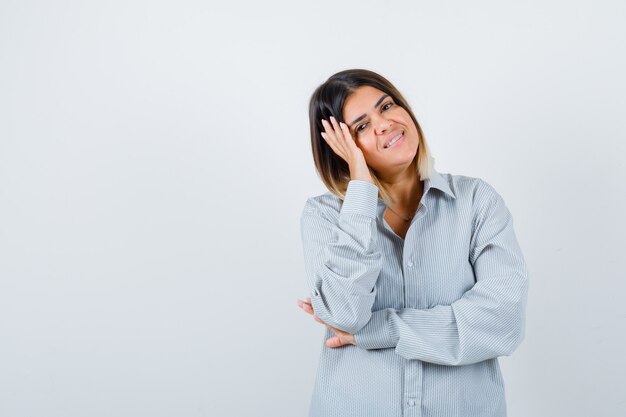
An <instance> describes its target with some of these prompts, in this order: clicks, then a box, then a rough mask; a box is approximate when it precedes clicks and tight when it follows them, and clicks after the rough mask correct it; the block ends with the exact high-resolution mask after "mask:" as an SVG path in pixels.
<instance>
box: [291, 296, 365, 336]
mask: <svg viewBox="0 0 626 417" xmlns="http://www.w3.org/2000/svg"><path fill="white" fill-rule="evenodd" d="M298 307H300V308H301V309H302V310H304V312H306V313H309V314H310V315H312V316H313V318H314V319H315V321H317V322H318V323H322V324H323V325H324V326H326V327H328V328H329V329H330V330H332V331H333V333H335V334H336V336H334V337H331V338H330V339H328V340H327V341H326V346H328V347H331V348H337V347H341V346H344V345H356V340H355V339H354V335H351V334H350V333H346V332H344V331H343V330H339V329H335V328H334V327H332V326H329V325H328V324H326V323H324V322H323V321H322V320H321V319H320V318H319V317H317V316H315V311H313V305H312V304H311V299H310V298H309V297H307V299H306V301H302V300H298Z"/></svg>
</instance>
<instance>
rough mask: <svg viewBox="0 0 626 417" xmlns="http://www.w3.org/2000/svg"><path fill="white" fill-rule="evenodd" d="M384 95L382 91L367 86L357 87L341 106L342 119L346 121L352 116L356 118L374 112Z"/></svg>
mask: <svg viewBox="0 0 626 417" xmlns="http://www.w3.org/2000/svg"><path fill="white" fill-rule="evenodd" d="M386 95H387V94H385V92H384V91H381V90H379V89H378V88H375V87H372V86H369V85H364V86H361V87H358V88H357V89H356V90H354V92H353V93H352V94H350V95H349V96H348V98H346V101H345V103H344V105H343V115H344V119H346V120H347V119H350V117H353V116H354V117H358V116H360V115H362V114H364V113H367V112H369V111H371V110H374V109H375V108H376V105H377V103H378V102H379V101H380V99H381V98H383V97H385V96H386Z"/></svg>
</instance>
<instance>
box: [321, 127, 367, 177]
mask: <svg viewBox="0 0 626 417" xmlns="http://www.w3.org/2000/svg"><path fill="white" fill-rule="evenodd" d="M322 125H323V126H324V132H322V133H321V135H322V137H323V138H324V140H325V141H326V143H327V144H328V146H330V147H331V149H332V150H333V151H334V152H335V153H336V154H337V155H339V156H340V157H341V158H343V160H344V161H346V162H347V163H348V166H349V167H350V178H351V179H353V180H363V181H368V182H371V183H372V184H373V183H374V181H373V180H372V175H371V174H370V170H369V168H368V166H367V163H366V162H365V157H364V156H363V152H362V151H361V149H359V147H358V146H356V143H355V142H354V139H353V138H352V135H351V134H350V129H348V126H347V125H346V124H345V123H343V122H341V123H337V120H335V118H334V117H333V116H330V123H329V122H328V121H326V120H325V119H322Z"/></svg>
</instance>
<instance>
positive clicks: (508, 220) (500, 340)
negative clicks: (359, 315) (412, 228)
mask: <svg viewBox="0 0 626 417" xmlns="http://www.w3.org/2000/svg"><path fill="white" fill-rule="evenodd" d="M488 189H489V190H491V193H492V196H491V198H489V199H487V203H486V204H485V205H484V206H483V207H481V208H479V209H478V212H477V215H476V217H475V220H474V233H473V234H472V239H471V243H470V248H471V249H470V253H469V261H470V262H471V264H472V267H473V270H474V275H475V278H476V283H475V284H474V286H473V287H472V288H471V289H470V290H469V291H467V292H466V293H465V294H463V296H462V297H461V298H460V299H458V300H456V301H455V302H453V303H452V304H451V305H438V306H435V307H433V308H430V309H412V308H403V309H399V310H397V309H392V308H387V309H383V310H378V311H375V312H373V313H372V317H371V320H370V321H369V322H368V323H367V325H366V326H365V327H363V328H362V329H361V330H360V331H359V332H358V333H356V334H355V335H354V336H355V340H356V344H357V346H359V347H362V348H365V349H382V348H395V351H396V353H397V354H398V355H400V356H402V357H404V358H407V359H418V360H422V361H426V362H431V363H435V364H440V365H466V364H471V363H476V362H481V361H484V360H487V359H491V358H495V357H498V356H503V355H510V354H511V353H512V352H513V351H514V350H515V349H516V348H517V346H518V345H519V344H520V343H521V341H522V339H523V338H524V326H525V309H526V298H527V292H528V271H527V266H526V263H525V261H524V258H523V256H522V252H521V249H520V247H519V244H518V242H517V238H516V236H515V232H514V230H513V218H512V217H511V213H510V212H509V210H508V209H507V207H506V205H505V204H504V201H503V200H502V197H501V196H500V195H499V194H498V193H497V192H495V190H493V188H491V187H490V186H488Z"/></svg>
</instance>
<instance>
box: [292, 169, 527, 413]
mask: <svg viewBox="0 0 626 417" xmlns="http://www.w3.org/2000/svg"><path fill="white" fill-rule="evenodd" d="M423 186H424V188H423V189H424V192H423V194H422V198H421V200H420V204H419V208H418V209H417V211H416V214H415V217H414V218H413V219H412V220H411V225H410V227H409V229H408V231H407V234H406V237H405V239H402V238H401V237H400V236H398V235H397V234H396V233H395V232H394V231H393V229H391V227H390V226H389V225H388V224H387V222H386V221H385V219H384V217H383V215H384V212H385V209H386V208H387V206H386V205H385V203H384V201H383V200H382V199H379V198H378V187H376V186H375V185H374V184H372V183H369V182H367V181H361V180H351V181H350V182H349V184H348V188H347V190H346V194H345V198H344V200H343V201H342V200H341V199H339V198H338V197H336V196H335V195H333V194H331V193H330V192H327V193H325V194H322V195H319V196H316V197H311V198H309V199H308V200H307V201H306V204H305V207H304V210H303V212H302V217H301V232H302V241H303V248H304V260H305V269H306V277H307V284H308V287H309V289H310V297H311V302H312V305H313V309H314V311H315V315H316V316H318V317H319V318H320V319H321V320H323V321H324V322H326V323H327V324H329V325H330V326H333V327H335V328H338V329H341V330H344V331H346V332H349V333H352V334H354V336H355V340H356V345H346V346H342V347H339V348H329V347H326V346H325V345H322V350H321V355H320V362H319V367H318V370H317V376H316V381H315V385H314V390H313V396H312V400H311V404H310V414H309V415H310V417H401V416H402V417H418V416H419V417H504V416H506V404H505V395H504V383H503V380H502V374H501V371H500V366H499V364H498V359H497V357H498V356H502V355H510V354H511V353H512V352H513V351H514V350H515V349H516V347H517V346H518V345H519V344H520V342H521V341H522V339H523V337H524V322H525V306H526V297H527V290H528V272H527V266H526V263H525V261H524V258H523V256H522V252H521V250H520V247H519V245H518V242H517V238H516V236H515V233H514V230H513V218H512V217H511V213H510V212H509V210H508V209H507V207H506V205H505V203H504V201H503V199H502V197H501V196H500V195H499V194H498V193H497V192H496V190H495V189H494V188H493V187H492V186H491V185H489V184H488V183H487V182H485V181H484V180H481V179H479V178H472V177H467V176H461V175H451V174H442V173H438V172H437V171H434V170H433V172H432V174H431V176H430V178H429V179H426V180H424V181H423ZM332 336H334V333H332V331H331V330H330V329H326V333H325V339H327V338H329V337H332Z"/></svg>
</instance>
